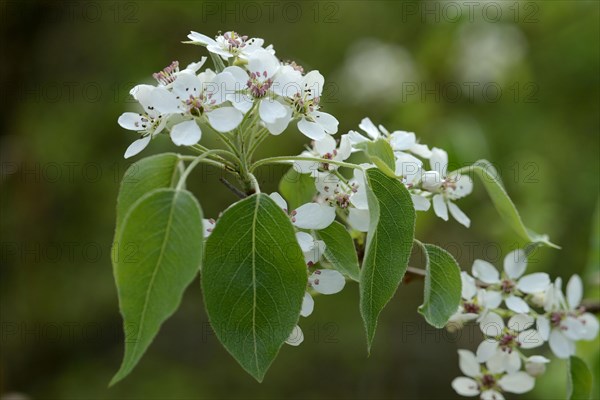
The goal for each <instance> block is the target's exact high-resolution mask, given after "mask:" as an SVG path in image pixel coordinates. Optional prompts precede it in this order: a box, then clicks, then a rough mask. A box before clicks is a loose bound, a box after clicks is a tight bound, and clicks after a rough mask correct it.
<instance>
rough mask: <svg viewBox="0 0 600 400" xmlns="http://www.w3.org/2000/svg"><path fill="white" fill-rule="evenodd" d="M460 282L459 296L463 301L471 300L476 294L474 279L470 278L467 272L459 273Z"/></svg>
mask: <svg viewBox="0 0 600 400" xmlns="http://www.w3.org/2000/svg"><path fill="white" fill-rule="evenodd" d="M460 280H461V283H462V289H461V296H462V298H463V299H465V300H471V299H472V298H473V297H474V296H475V295H476V294H477V286H476V285H475V279H473V277H472V276H470V275H469V274H468V273H467V272H465V271H462V272H461V273H460Z"/></svg>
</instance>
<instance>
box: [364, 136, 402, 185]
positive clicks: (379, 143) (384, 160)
mask: <svg viewBox="0 0 600 400" xmlns="http://www.w3.org/2000/svg"><path fill="white" fill-rule="evenodd" d="M357 147H358V148H360V149H362V150H363V151H364V152H365V153H366V154H367V156H369V158H370V159H371V161H372V162H373V163H374V164H375V165H376V166H377V168H379V169H380V170H381V171H383V172H384V173H385V174H386V175H387V176H389V177H390V178H395V177H396V158H395V157H394V151H393V150H392V146H390V144H389V143H388V142H387V140H384V139H377V140H375V141H366V142H362V143H359V144H358V145H357Z"/></svg>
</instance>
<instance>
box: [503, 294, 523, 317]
mask: <svg viewBox="0 0 600 400" xmlns="http://www.w3.org/2000/svg"><path fill="white" fill-rule="evenodd" d="M504 303H506V307H508V309H509V310H511V311H514V312H516V313H528V312H529V305H528V304H527V303H526V302H525V300H523V299H522V298H520V297H517V296H515V295H512V294H511V295H510V296H508V297H507V298H506V299H505V300H504Z"/></svg>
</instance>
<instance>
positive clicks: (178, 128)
mask: <svg viewBox="0 0 600 400" xmlns="http://www.w3.org/2000/svg"><path fill="white" fill-rule="evenodd" d="M201 136H202V131H201V130H200V127H199V126H198V124H197V123H196V121H194V120H191V121H184V122H180V123H178V124H177V125H175V126H174V127H173V128H172V129H171V140H172V141H173V143H175V144H176V145H177V146H191V145H194V144H196V143H198V142H199V141H200V137H201Z"/></svg>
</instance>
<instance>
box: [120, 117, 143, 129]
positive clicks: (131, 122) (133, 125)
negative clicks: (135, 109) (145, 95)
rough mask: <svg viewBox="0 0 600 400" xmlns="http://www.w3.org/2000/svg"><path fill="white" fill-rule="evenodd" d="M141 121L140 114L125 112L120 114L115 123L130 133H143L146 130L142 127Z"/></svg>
mask: <svg viewBox="0 0 600 400" xmlns="http://www.w3.org/2000/svg"><path fill="white" fill-rule="evenodd" d="M143 119H144V116H142V115H140V114H137V113H132V112H126V113H123V114H121V116H120V117H119V119H118V120H117V122H118V123H119V125H121V127H122V128H125V129H129V130H130V131H144V130H146V128H144V127H143V126H142V124H144V121H143Z"/></svg>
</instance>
